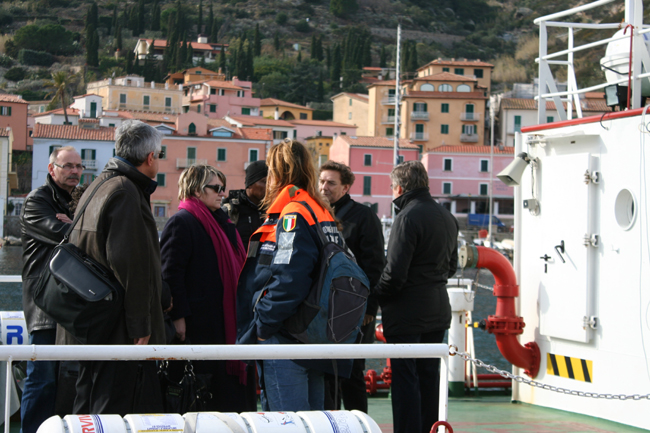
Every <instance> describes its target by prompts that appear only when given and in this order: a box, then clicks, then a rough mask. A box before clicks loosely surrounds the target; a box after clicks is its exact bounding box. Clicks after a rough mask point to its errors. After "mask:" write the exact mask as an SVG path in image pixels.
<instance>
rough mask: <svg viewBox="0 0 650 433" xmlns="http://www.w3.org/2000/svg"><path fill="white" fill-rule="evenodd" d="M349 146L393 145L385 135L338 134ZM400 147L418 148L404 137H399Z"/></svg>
mask: <svg viewBox="0 0 650 433" xmlns="http://www.w3.org/2000/svg"><path fill="white" fill-rule="evenodd" d="M339 138H341V139H343V140H345V141H346V142H347V143H348V144H349V145H350V146H359V147H393V140H392V139H388V138H385V137H355V136H351V135H340V136H339ZM399 148H400V149H419V147H418V146H416V145H415V144H413V143H411V142H410V141H408V140H407V139H405V138H400V139H399Z"/></svg>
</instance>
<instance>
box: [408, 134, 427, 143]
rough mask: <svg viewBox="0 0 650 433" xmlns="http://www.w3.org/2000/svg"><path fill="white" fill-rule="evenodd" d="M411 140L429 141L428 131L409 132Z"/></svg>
mask: <svg viewBox="0 0 650 433" xmlns="http://www.w3.org/2000/svg"><path fill="white" fill-rule="evenodd" d="M411 141H429V133H428V132H411Z"/></svg>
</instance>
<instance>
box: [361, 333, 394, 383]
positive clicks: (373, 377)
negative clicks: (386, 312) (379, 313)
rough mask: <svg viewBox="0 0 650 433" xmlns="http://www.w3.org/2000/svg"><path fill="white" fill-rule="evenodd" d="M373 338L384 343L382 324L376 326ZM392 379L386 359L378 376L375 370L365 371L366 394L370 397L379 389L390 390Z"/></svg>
mask: <svg viewBox="0 0 650 433" xmlns="http://www.w3.org/2000/svg"><path fill="white" fill-rule="evenodd" d="M375 336H376V337H377V340H379V341H382V342H384V343H385V342H386V338H385V337H384V326H383V325H382V324H379V325H377V328H376V330H375ZM392 377H393V372H392V370H391V367H390V358H389V359H386V367H384V371H383V372H382V373H381V374H380V375H378V374H377V372H376V371H375V370H368V371H366V376H365V378H366V392H367V393H368V394H370V395H375V394H376V393H377V390H379V389H390V383H391V380H392Z"/></svg>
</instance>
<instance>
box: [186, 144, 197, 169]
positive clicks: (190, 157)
mask: <svg viewBox="0 0 650 433" xmlns="http://www.w3.org/2000/svg"><path fill="white" fill-rule="evenodd" d="M195 162H196V147H188V148H187V164H188V165H192V164H194V163H195Z"/></svg>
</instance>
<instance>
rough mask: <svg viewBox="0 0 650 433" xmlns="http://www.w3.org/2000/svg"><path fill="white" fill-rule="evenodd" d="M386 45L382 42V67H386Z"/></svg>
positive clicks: (380, 65)
mask: <svg viewBox="0 0 650 433" xmlns="http://www.w3.org/2000/svg"><path fill="white" fill-rule="evenodd" d="M386 61H387V58H386V47H384V44H381V50H380V51H379V67H380V68H385V67H386Z"/></svg>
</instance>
